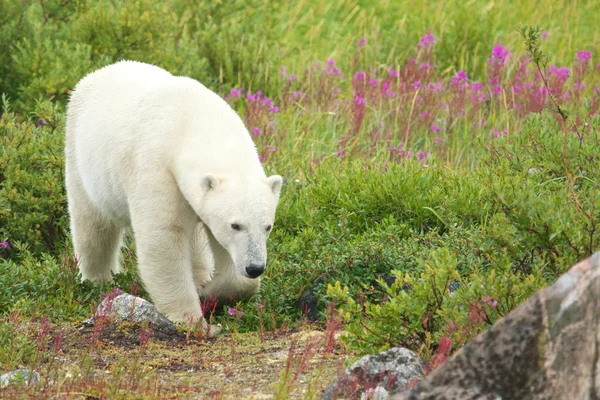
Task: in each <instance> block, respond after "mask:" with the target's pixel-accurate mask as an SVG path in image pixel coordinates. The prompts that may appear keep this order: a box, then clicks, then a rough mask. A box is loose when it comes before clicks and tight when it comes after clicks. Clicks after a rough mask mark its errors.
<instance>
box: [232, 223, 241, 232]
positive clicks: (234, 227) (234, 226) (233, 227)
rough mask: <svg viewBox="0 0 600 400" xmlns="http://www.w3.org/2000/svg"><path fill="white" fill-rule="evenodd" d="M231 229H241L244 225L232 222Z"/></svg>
mask: <svg viewBox="0 0 600 400" xmlns="http://www.w3.org/2000/svg"><path fill="white" fill-rule="evenodd" d="M231 229H233V230H234V231H241V230H242V227H241V226H240V224H231Z"/></svg>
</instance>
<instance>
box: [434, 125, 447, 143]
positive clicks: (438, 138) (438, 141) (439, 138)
mask: <svg viewBox="0 0 600 400" xmlns="http://www.w3.org/2000/svg"><path fill="white" fill-rule="evenodd" d="M436 127H437V128H438V129H440V127H439V126H437V125H436ZM435 132H439V131H435ZM443 141H444V138H441V137H436V138H435V139H433V143H434V144H440V143H442V142H443Z"/></svg>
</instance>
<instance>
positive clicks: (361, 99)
mask: <svg viewBox="0 0 600 400" xmlns="http://www.w3.org/2000/svg"><path fill="white" fill-rule="evenodd" d="M354 104H356V105H357V106H364V105H365V98H364V97H362V96H361V95H359V94H357V95H356V96H354Z"/></svg>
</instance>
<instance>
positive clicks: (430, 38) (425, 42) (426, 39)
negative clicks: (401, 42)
mask: <svg viewBox="0 0 600 400" xmlns="http://www.w3.org/2000/svg"><path fill="white" fill-rule="evenodd" d="M419 44H420V45H421V47H423V48H424V49H427V48H429V46H431V45H432V44H435V36H434V35H433V34H432V33H428V34H426V35H425V36H422V37H421V39H419Z"/></svg>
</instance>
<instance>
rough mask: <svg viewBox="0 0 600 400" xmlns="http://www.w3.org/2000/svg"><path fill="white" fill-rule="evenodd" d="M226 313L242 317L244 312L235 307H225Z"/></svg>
mask: <svg viewBox="0 0 600 400" xmlns="http://www.w3.org/2000/svg"><path fill="white" fill-rule="evenodd" d="M227 313H228V314H229V315H235V316H236V317H243V316H244V313H243V312H242V311H239V310H236V309H235V308H231V307H227Z"/></svg>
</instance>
